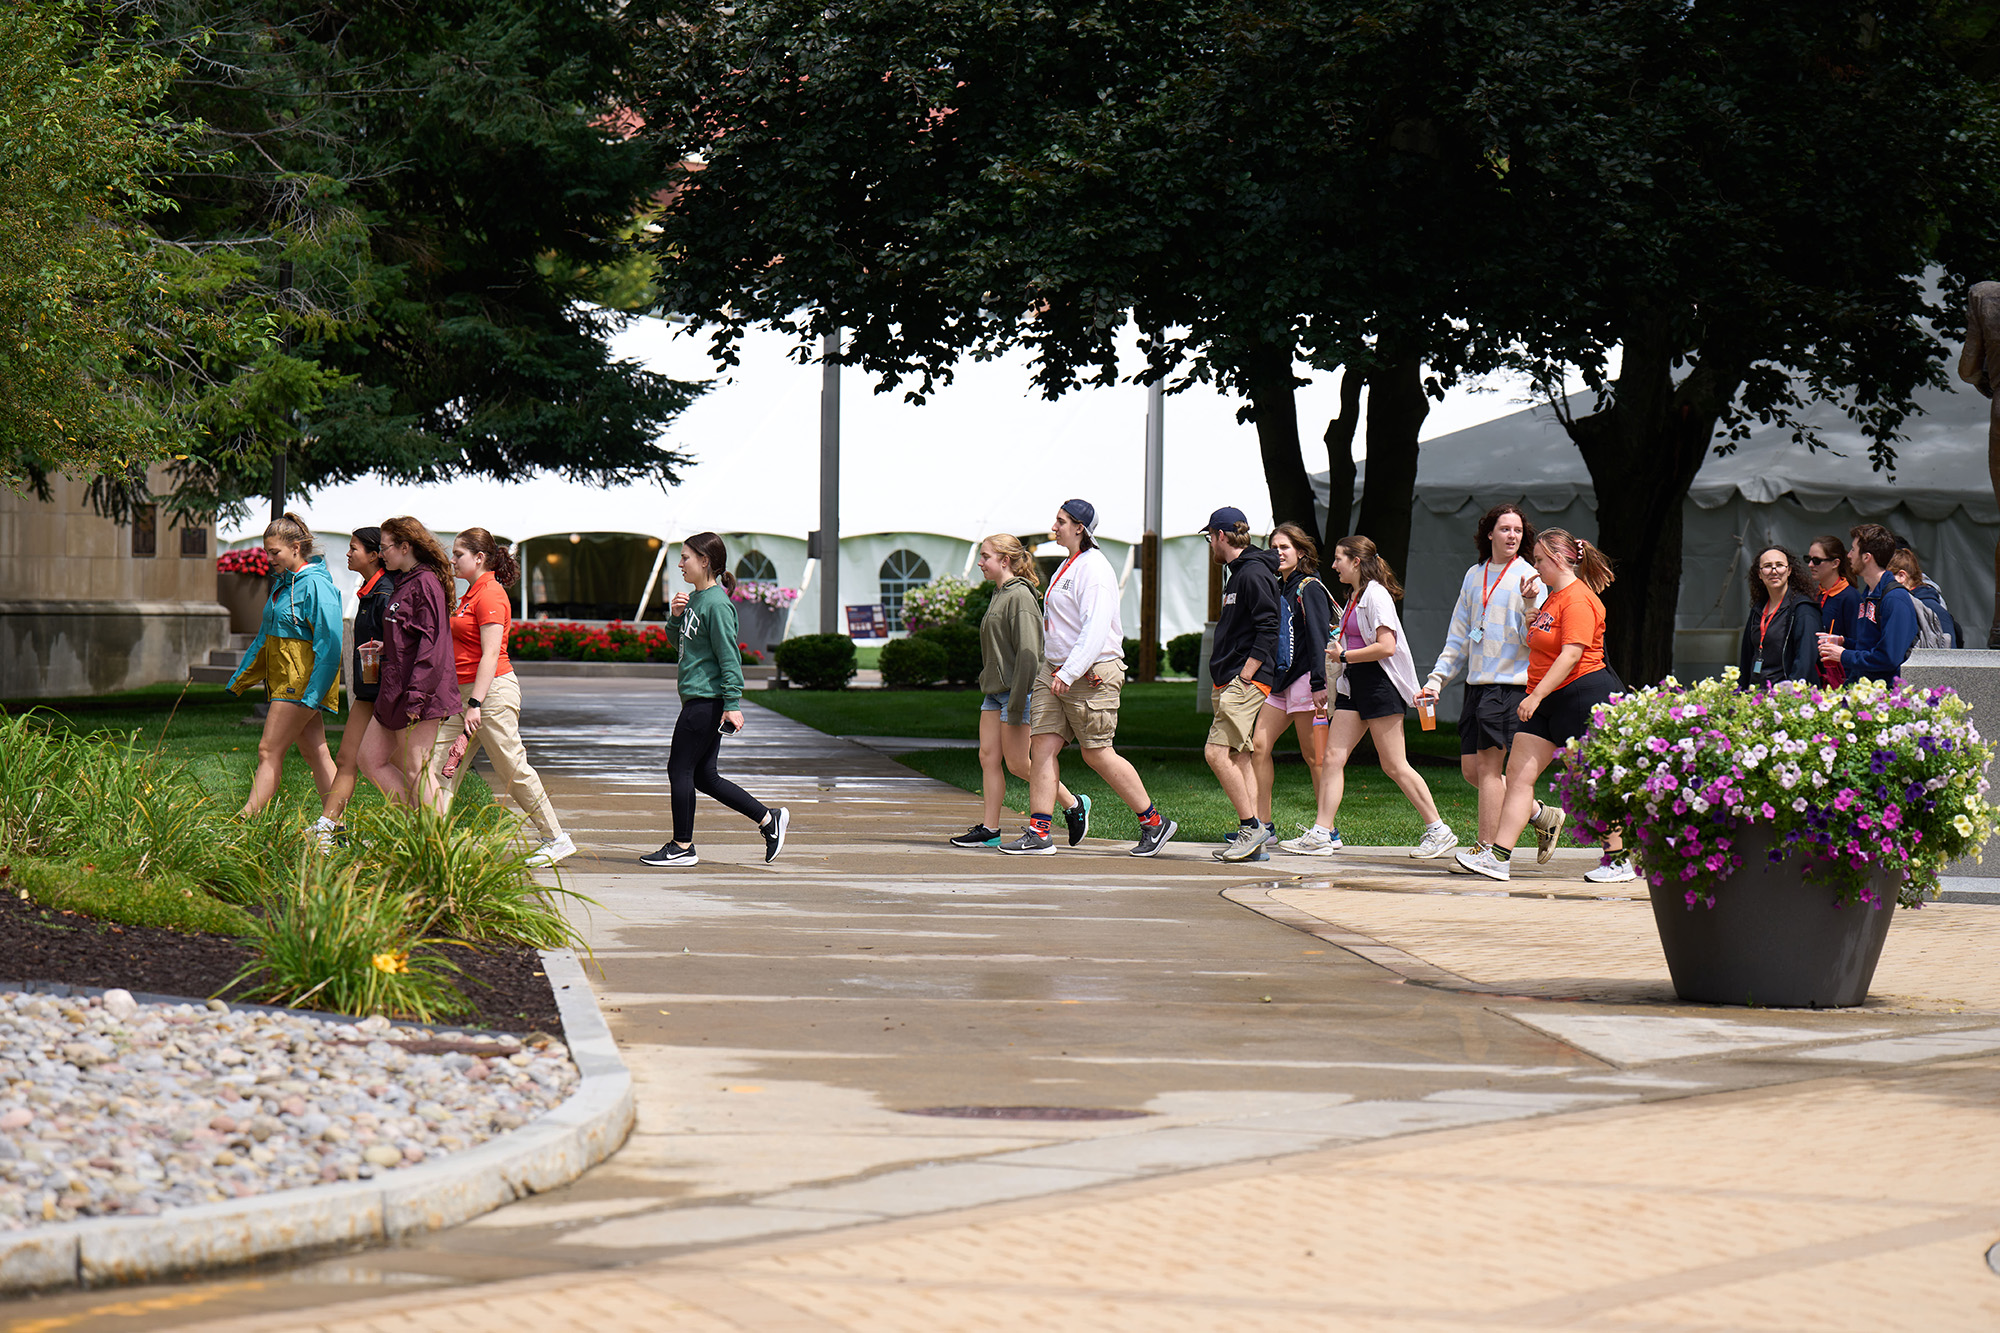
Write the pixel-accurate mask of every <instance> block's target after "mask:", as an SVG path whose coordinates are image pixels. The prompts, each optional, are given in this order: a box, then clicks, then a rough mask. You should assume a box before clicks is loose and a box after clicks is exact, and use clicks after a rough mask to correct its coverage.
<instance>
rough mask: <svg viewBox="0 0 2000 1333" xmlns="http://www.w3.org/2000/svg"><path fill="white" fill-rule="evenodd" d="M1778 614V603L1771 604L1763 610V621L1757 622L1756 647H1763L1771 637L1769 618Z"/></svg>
mask: <svg viewBox="0 0 2000 1333" xmlns="http://www.w3.org/2000/svg"><path fill="white" fill-rule="evenodd" d="M1777 614H1778V603H1776V602H1772V603H1771V604H1770V605H1769V606H1767V607H1765V608H1764V617H1763V619H1761V620H1759V621H1758V622H1757V646H1758V647H1760V648H1761V647H1763V646H1764V645H1765V643H1766V642H1767V641H1768V640H1769V639H1770V637H1771V618H1772V617H1773V616H1775V615H1777Z"/></svg>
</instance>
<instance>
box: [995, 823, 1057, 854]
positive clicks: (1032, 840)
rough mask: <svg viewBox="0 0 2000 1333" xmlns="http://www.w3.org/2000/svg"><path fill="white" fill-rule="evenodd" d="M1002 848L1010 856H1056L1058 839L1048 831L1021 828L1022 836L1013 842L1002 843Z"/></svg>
mask: <svg viewBox="0 0 2000 1333" xmlns="http://www.w3.org/2000/svg"><path fill="white" fill-rule="evenodd" d="M1000 850H1001V851H1003V852H1005V853H1007V855H1009V856H1054V855H1055V854H1056V840H1055V839H1054V838H1051V837H1050V836H1049V835H1048V834H1046V833H1037V832H1035V831H1034V830H1033V829H1031V828H1024V829H1022V830H1021V836H1020V837H1018V838H1016V839H1014V841H1012V842H1003V843H1001V844H1000Z"/></svg>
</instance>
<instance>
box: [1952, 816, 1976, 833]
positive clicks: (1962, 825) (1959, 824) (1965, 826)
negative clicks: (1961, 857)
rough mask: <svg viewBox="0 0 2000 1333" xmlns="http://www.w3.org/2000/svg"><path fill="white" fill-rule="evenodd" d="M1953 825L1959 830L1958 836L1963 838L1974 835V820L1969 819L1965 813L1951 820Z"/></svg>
mask: <svg viewBox="0 0 2000 1333" xmlns="http://www.w3.org/2000/svg"><path fill="white" fill-rule="evenodd" d="M1951 826H1952V827H1953V828H1954V829H1956V830H1958V836H1959V837H1961V838H1969V837H1971V836H1972V821H1971V820H1969V819H1967V818H1966V817H1965V816H1964V815H1959V816H1957V817H1956V818H1954V819H1953V820H1952V821H1951Z"/></svg>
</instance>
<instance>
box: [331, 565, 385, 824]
mask: <svg viewBox="0 0 2000 1333" xmlns="http://www.w3.org/2000/svg"><path fill="white" fill-rule="evenodd" d="M347 567H348V568H349V569H351V570H353V571H354V572H355V573H356V574H359V575H360V576H361V589H360V591H359V592H357V593H356V594H355V598H354V653H353V656H352V657H350V658H349V659H348V674H347V730H345V731H343V732H342V733H341V735H340V753H339V754H338V755H337V756H335V758H336V764H335V769H334V774H333V789H332V790H331V791H329V792H328V793H327V794H326V799H325V801H324V802H323V803H322V804H321V806H320V815H319V819H318V820H317V821H316V822H315V823H314V824H313V827H312V832H313V837H314V838H315V839H316V840H317V841H318V843H319V848H320V850H321V851H323V852H325V851H332V850H333V847H334V845H335V844H336V843H337V842H339V841H340V840H341V838H343V837H344V836H345V835H346V833H347V825H345V824H343V823H342V822H341V817H342V816H343V815H345V814H346V813H347V803H348V802H349V801H350V800H352V799H353V797H354V784H355V782H356V781H357V780H358V779H359V778H360V776H361V742H362V741H363V739H365V738H366V737H367V735H368V724H369V723H370V722H373V721H374V720H375V695H376V693H377V692H378V691H379V690H380V689H381V688H382V685H381V675H382V659H381V656H380V654H381V651H382V614H383V612H384V611H386V610H387V609H388V606H389V594H390V593H391V592H392V591H394V589H395V587H396V580H395V576H394V575H392V574H391V573H390V572H389V571H388V570H387V569H384V568H383V567H382V529H380V528H377V527H365V528H356V529H355V530H354V532H353V534H352V535H350V536H349V537H348V539H347ZM364 653H366V654H367V656H368V660H369V662H370V663H371V664H372V665H370V666H368V667H366V668H364V666H363V662H362V657H363V654H364ZM371 677H372V679H371Z"/></svg>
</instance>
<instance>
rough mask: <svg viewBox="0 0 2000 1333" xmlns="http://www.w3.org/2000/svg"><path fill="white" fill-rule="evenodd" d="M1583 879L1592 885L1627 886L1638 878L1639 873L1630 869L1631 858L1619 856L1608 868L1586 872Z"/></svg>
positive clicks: (1598, 868) (1603, 867)
mask: <svg viewBox="0 0 2000 1333" xmlns="http://www.w3.org/2000/svg"><path fill="white" fill-rule="evenodd" d="M1584 878H1585V879H1587V880H1589V881H1590V882H1591V883H1592V884H1629V883H1631V882H1632V881H1633V880H1635V879H1637V878H1639V872H1638V871H1636V870H1634V869H1633V868H1632V861H1631V858H1629V857H1623V856H1621V857H1619V858H1618V859H1617V860H1616V861H1613V862H1612V863H1611V864H1610V865H1608V866H1599V867H1597V869H1595V870H1592V871H1588V872H1587V873H1585V875H1584Z"/></svg>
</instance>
